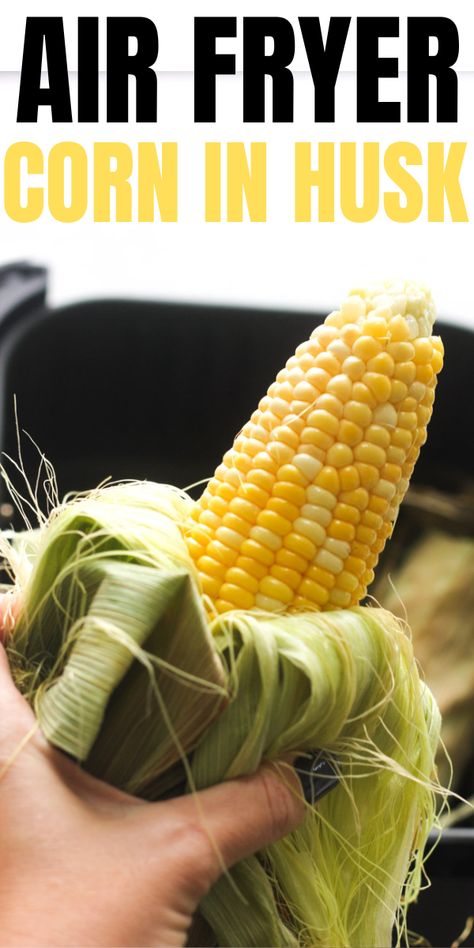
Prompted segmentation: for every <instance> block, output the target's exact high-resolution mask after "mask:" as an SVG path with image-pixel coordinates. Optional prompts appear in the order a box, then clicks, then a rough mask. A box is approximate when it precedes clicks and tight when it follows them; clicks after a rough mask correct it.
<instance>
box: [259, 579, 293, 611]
mask: <svg viewBox="0 0 474 948" xmlns="http://www.w3.org/2000/svg"><path fill="white" fill-rule="evenodd" d="M260 593H261V594H262V595H263V596H269V597H271V598H272V599H277V600H278V602H282V603H284V605H288V603H289V602H291V600H292V599H293V590H292V589H291V587H290V586H288V585H287V584H286V583H282V581H281V580H280V579H276V577H275V576H270V575H268V576H265V578H264V579H262V581H261V583H260Z"/></svg>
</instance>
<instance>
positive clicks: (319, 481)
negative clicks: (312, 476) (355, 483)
mask: <svg viewBox="0 0 474 948" xmlns="http://www.w3.org/2000/svg"><path fill="white" fill-rule="evenodd" d="M315 485H316V486H317V487H323V488H324V490H327V491H328V492H329V493H330V494H333V495H334V496H337V494H338V493H339V490H340V481H339V476H338V473H337V471H336V469H335V468H334V467H329V466H325V467H323V469H322V470H321V471H320V472H319V474H318V476H317V477H316V480H315Z"/></svg>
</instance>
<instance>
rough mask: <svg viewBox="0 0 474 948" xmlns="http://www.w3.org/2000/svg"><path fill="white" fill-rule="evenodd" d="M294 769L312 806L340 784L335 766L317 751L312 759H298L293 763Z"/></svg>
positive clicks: (305, 796)
mask: <svg viewBox="0 0 474 948" xmlns="http://www.w3.org/2000/svg"><path fill="white" fill-rule="evenodd" d="M293 767H294V769H295V770H296V773H297V774H298V777H299V779H300V783H301V786H302V789H303V795H304V798H305V800H306V802H307V803H310V804H311V806H314V804H315V803H317V802H318V800H321V799H322V797H324V796H326V794H327V793H329V791H330V790H333V789H334V787H337V785H338V783H339V776H338V774H337V771H336V768H335V766H334V764H333V763H332V762H331V761H330V760H329V759H328V758H327V757H325V756H324V754H323V753H322V752H321V751H317V752H316V753H315V754H314V755H313V756H312V757H309V756H308V757H298V758H297V759H296V760H295V761H294V762H293Z"/></svg>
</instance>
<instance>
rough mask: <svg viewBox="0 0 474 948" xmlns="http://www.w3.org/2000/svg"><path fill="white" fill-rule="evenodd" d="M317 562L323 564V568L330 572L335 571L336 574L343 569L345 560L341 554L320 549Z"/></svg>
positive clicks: (319, 564) (318, 564)
mask: <svg viewBox="0 0 474 948" xmlns="http://www.w3.org/2000/svg"><path fill="white" fill-rule="evenodd" d="M315 562H316V564H317V566H321V568H322V569H325V570H327V571H328V573H333V575H334V576H337V575H338V573H341V572H342V569H343V561H342V560H341V558H340V556H337V555H336V554H335V553H331V552H330V551H329V550H324V549H323V550H319V552H318V555H317V556H316V561H315Z"/></svg>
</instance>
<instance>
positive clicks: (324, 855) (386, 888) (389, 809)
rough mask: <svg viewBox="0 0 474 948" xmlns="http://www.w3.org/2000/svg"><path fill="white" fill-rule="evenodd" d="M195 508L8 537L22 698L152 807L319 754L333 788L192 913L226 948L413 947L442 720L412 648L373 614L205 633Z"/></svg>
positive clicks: (84, 521)
mask: <svg viewBox="0 0 474 948" xmlns="http://www.w3.org/2000/svg"><path fill="white" fill-rule="evenodd" d="M192 504H193V502H192V501H191V500H190V498H189V497H188V496H187V495H186V494H184V493H183V492H180V491H178V490H177V489H175V488H172V487H167V486H163V485H157V484H151V483H147V482H144V483H141V482H130V483H123V484H118V485H112V486H107V487H104V488H101V489H98V490H97V491H94V492H92V493H90V494H87V495H78V496H77V497H75V498H72V499H70V500H68V502H67V503H64V504H62V505H59V506H58V507H57V508H56V509H55V510H54V511H53V512H52V514H51V516H50V518H49V520H48V522H47V523H46V524H45V525H42V526H41V528H40V529H39V530H36V531H28V532H27V533H25V534H18V535H16V536H14V537H10V539H9V540H8V542H7V540H6V539H5V536H4V537H3V538H2V551H3V553H4V556H5V559H6V561H7V564H9V567H10V569H11V571H12V572H13V574H14V577H16V581H17V589H18V588H20V590H21V597H22V611H21V614H20V616H19V619H18V622H17V625H16V628H15V632H14V634H13V636H12V637H11V639H10V643H9V648H8V652H9V658H10V662H11V665H12V669H13V673H14V677H15V680H16V681H17V684H18V686H19V687H20V689H21V690H22V691H23V693H24V694H25V695H26V696H27V698H28V700H29V701H30V702H31V704H32V705H33V707H34V710H35V713H36V716H37V718H38V721H39V724H40V726H41V728H42V730H43V732H44V733H45V735H46V736H47V738H48V739H49V740H50V741H51V743H52V744H54V745H55V746H57V747H59V748H61V749H62V750H64V751H66V752H67V753H69V754H71V755H72V756H74V757H75V758H76V760H77V761H78V762H79V763H80V764H82V765H83V766H84V767H85V768H86V769H87V770H88V771H89V772H91V773H93V774H95V775H96V776H98V777H101V778H102V779H104V780H107V781H108V782H110V783H112V784H114V785H115V786H117V787H120V788H121V789H124V790H126V791H128V792H130V793H134V794H137V795H140V796H142V797H145V798H147V799H152V800H153V799H163V798H165V797H166V796H167V795H169V794H173V793H175V792H179V789H180V788H183V787H184V786H185V781H187V788H188V790H189V791H190V792H194V791H195V790H199V789H202V788H204V787H208V786H211V785H213V784H215V783H218V782H220V781H221V780H225V779H229V778H232V777H237V776H239V775H242V774H248V773H252V772H254V771H255V770H256V769H257V768H258V766H259V765H260V763H261V761H262V760H263V759H267V760H271V761H275V762H277V761H279V760H281V759H282V758H286V759H288V757H291V755H295V756H296V755H304V754H307V755H308V762H309V760H310V755H311V753H312V752H314V751H315V750H316V749H317V750H322V751H324V753H325V755H326V756H327V757H328V758H330V759H331V760H332V761H333V763H334V766H335V767H336V768H337V770H338V772H339V775H340V783H339V785H338V786H337V788H336V789H335V790H332V791H331V792H330V793H329V794H328V795H327V796H326V797H325V798H324V799H322V800H321V801H319V802H318V804H317V806H316V807H314V808H312V807H310V806H308V808H307V815H306V817H305V820H304V822H303V824H302V825H301V826H300V828H299V829H298V830H297V831H295V832H293V833H291V834H290V835H289V836H287V837H286V838H285V839H284V840H282V841H280V842H278V843H276V844H274V845H273V846H271V847H269V848H268V849H267V850H265V852H263V853H260V854H259V855H258V856H255V857H253V858H251V859H248V860H245V861H244V862H242V863H240V864H239V865H237V866H235V867H234V868H233V869H232V870H230V871H229V872H227V873H225V874H224V875H223V876H222V877H221V879H220V880H219V882H218V883H217V884H216V885H215V886H214V887H213V889H212V890H211V892H210V893H209V895H208V896H207V897H206V899H205V900H204V902H203V904H202V906H201V908H202V913H203V915H204V916H205V918H206V919H207V921H208V922H209V924H210V926H211V928H212V929H213V931H214V932H215V935H216V939H217V942H218V944H219V945H222V946H224V945H236V946H238V945H242V946H244V945H258V946H260V945H261V946H263V945H275V946H296V945H302V946H303V945H308V946H325V948H331V946H334V948H343V946H351V948H359V946H360V948H370V946H374V948H381V946H390V945H391V944H392V936H393V930H394V926H395V930H396V943H397V944H402V943H406V941H407V937H408V936H407V931H406V910H407V906H408V904H409V903H410V902H411V901H413V900H414V899H415V898H416V897H417V894H418V892H419V890H420V886H421V884H422V877H423V851H424V847H425V844H426V840H427V837H428V833H429V831H430V830H431V829H432V827H433V825H434V823H435V813H436V806H435V801H436V794H437V793H441V795H442V791H441V790H440V787H439V784H438V782H437V777H436V771H435V765H434V755H435V751H436V748H437V745H438V738H439V726H440V721H439V714H438V710H437V707H436V705H435V702H434V700H433V698H432V696H431V693H430V692H429V690H428V688H427V687H426V686H425V685H424V684H423V683H422V682H421V680H420V677H419V673H418V669H417V666H416V662H415V660H414V657H413V652H412V647H411V642H410V639H409V637H408V635H407V633H406V630H405V628H404V627H403V625H402V623H400V622H399V621H398V620H397V619H395V617H394V616H392V615H391V614H390V613H388V612H386V611H384V610H382V609H379V608H372V607H370V608H369V607H365V608H364V607H362V608H361V607H358V608H354V609H347V610H334V611H332V612H326V613H322V612H308V613H304V614H298V615H291V616H283V615H275V614H266V613H263V612H262V613H259V612H237V611H236V612H230V613H226V614H225V615H223V616H219V617H216V618H215V619H214V620H212V622H211V623H209V620H208V618H207V616H206V612H205V609H204V605H203V601H202V597H201V595H200V593H199V590H198V583H197V574H196V570H195V567H194V565H193V563H192V560H191V558H190V556H189V553H188V551H187V546H186V543H185V540H184V537H183V535H184V533H185V529H186V527H185V525H186V523H187V522H188V519H189V513H190V510H191V508H192ZM278 766H279V767H280V768H281V773H282V778H283V779H285V765H282V764H280V765H278ZM236 819H245V814H236Z"/></svg>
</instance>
